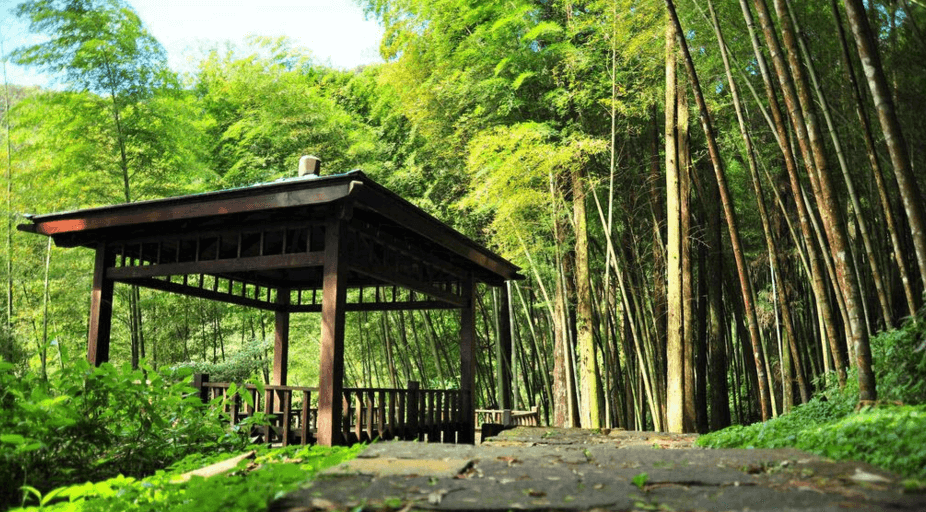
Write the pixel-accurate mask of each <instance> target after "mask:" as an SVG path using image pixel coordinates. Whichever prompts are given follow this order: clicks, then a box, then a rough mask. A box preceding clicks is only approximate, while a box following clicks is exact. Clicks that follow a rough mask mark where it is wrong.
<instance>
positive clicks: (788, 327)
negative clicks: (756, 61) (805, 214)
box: [707, 0, 810, 402]
mask: <svg viewBox="0 0 926 512" xmlns="http://www.w3.org/2000/svg"><path fill="white" fill-rule="evenodd" d="M707 6H708V10H709V11H710V15H711V24H712V25H713V28H714V33H715V34H716V36H717V41H718V42H719V46H720V55H721V57H722V59H723V65H724V71H725V72H726V76H727V83H728V84H729V86H730V95H731V96H732V99H733V106H734V110H735V111H736V119H737V123H738V125H739V129H740V135H741V136H742V139H743V144H744V145H745V149H746V157H747V160H748V164H749V173H750V175H751V176H752V184H753V190H754V191H755V193H756V205H757V206H758V211H759V219H760V220H761V222H762V232H763V234H764V235H765V243H766V245H767V246H768V252H769V261H770V263H771V266H772V274H773V276H774V275H775V274H776V273H778V269H779V268H780V267H781V261H780V259H779V258H780V252H779V250H778V243H777V242H776V240H775V236H774V235H773V233H772V229H771V224H770V222H769V216H768V211H767V210H766V207H765V195H764V194H763V192H762V184H761V180H760V179H759V172H758V165H757V163H756V154H755V150H754V148H753V145H752V138H751V137H750V135H749V132H748V129H747V125H746V119H745V116H744V114H743V107H742V103H741V101H740V97H739V89H738V88H737V86H736V82H735V81H734V80H733V73H732V71H731V68H730V59H729V55H728V54H727V46H726V42H725V41H724V37H723V32H722V30H721V28H720V23H719V22H718V20H717V14H716V13H715V12H714V4H713V2H712V1H711V0H708V2H707ZM779 309H781V317H782V322H783V323H784V325H785V332H786V334H787V337H788V340H789V345H793V347H791V346H789V348H788V349H789V350H792V348H793V352H794V353H795V359H794V363H795V368H796V369H797V371H796V373H797V377H798V380H799V385H800V389H801V398H802V400H803V401H804V402H807V401H808V400H809V399H810V396H809V391H808V389H807V385H806V383H805V382H804V377H803V372H802V371H801V368H800V359H799V358H798V357H797V356H796V354H797V346H796V345H795V343H796V342H795V340H796V335H795V329H794V321H793V319H792V317H791V300H790V296H789V294H788V293H787V290H786V289H783V290H782V298H781V301H780V302H779ZM783 378H784V379H785V380H786V381H788V383H790V380H789V379H790V367H786V369H785V377H783ZM787 387H788V389H790V385H788V386H787Z"/></svg>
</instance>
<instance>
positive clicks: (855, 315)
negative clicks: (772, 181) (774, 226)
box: [756, 0, 926, 400]
mask: <svg viewBox="0 0 926 512" xmlns="http://www.w3.org/2000/svg"><path fill="white" fill-rule="evenodd" d="M774 2H775V10H776V11H777V14H778V19H779V20H780V21H781V32H782V36H783V37H784V43H785V47H786V48H787V49H788V55H787V57H788V63H789V66H790V70H791V78H792V79H793V84H794V88H793V89H790V88H785V102H786V103H788V110H789V111H790V113H791V118H792V121H793V122H794V125H795V126H794V128H795V131H796V132H797V140H798V145H799V146H800V148H801V153H802V155H803V156H804V160H805V162H809V161H811V159H812V160H813V162H814V165H815V166H816V171H817V174H816V175H817V181H818V188H819V191H818V192H819V193H817V191H815V194H817V197H818V201H817V203H818V205H819V206H820V213H821V216H822V218H823V227H824V230H825V231H826V235H827V239H828V241H829V245H830V251H831V253H832V255H833V263H834V266H835V269H836V278H837V280H838V282H839V288H840V289H841V290H842V294H843V297H844V299H845V302H846V311H847V313H848V317H847V318H846V323H847V324H848V325H849V332H850V334H851V339H852V345H853V347H854V353H855V358H856V364H857V368H858V379H859V398H860V399H861V400H876V399H877V391H876V389H875V379H874V373H873V372H872V370H871V348H870V346H869V344H868V332H867V330H866V327H865V324H864V322H863V318H864V317H863V313H862V303H861V300H862V298H861V295H860V293H859V289H858V282H857V281H856V280H855V279H854V276H853V273H852V269H851V266H850V262H849V246H848V236H847V234H846V226H845V222H844V218H843V215H842V211H841V208H840V202H839V199H838V198H837V197H836V191H835V188H834V186H833V185H832V178H831V176H830V169H829V165H828V162H827V159H826V151H825V148H824V147H823V142H822V140H821V139H822V137H821V135H820V128H819V124H818V123H817V119H816V114H815V113H814V110H813V101H812V100H811V98H810V93H809V88H808V86H807V79H806V77H805V75H804V70H803V67H802V66H801V63H800V61H799V60H798V50H797V42H796V37H795V34H794V31H793V28H792V26H791V24H790V23H789V21H790V20H789V17H788V12H787V8H786V7H785V5H784V0H774ZM756 4H757V5H759V4H761V8H762V9H764V8H765V2H764V0H757V1H756ZM762 18H763V27H764V26H765V25H766V24H768V26H769V29H771V18H770V17H769V16H767V15H766V16H763V17H762ZM775 67H776V69H777V70H778V74H779V78H780V79H782V80H787V69H786V68H785V66H784V59H783V56H782V55H781V54H780V53H779V54H778V55H777V58H776V62H775ZM793 91H796V92H797V98H795V97H794V95H793V94H792V92H793ZM795 100H796V101H795ZM805 134H806V136H805ZM811 184H813V180H811ZM924 261H926V260H924Z"/></svg>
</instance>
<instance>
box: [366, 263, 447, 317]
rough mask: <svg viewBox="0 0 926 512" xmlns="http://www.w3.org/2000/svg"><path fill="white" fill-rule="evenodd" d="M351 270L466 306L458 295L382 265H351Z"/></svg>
mask: <svg viewBox="0 0 926 512" xmlns="http://www.w3.org/2000/svg"><path fill="white" fill-rule="evenodd" d="M351 270H353V271H354V272H356V273H358V274H363V275H365V276H369V277H372V278H374V279H378V280H380V281H383V282H386V283H390V284H394V285H397V286H401V287H403V288H408V289H409V290H415V291H416V292H420V293H423V294H425V295H427V296H429V297H432V298H434V299H437V300H440V301H443V302H446V303H448V304H451V305H453V306H456V307H463V305H464V304H465V299H464V298H462V297H460V296H458V295H454V294H452V293H450V292H445V291H443V290H440V289H438V288H435V287H434V286H432V285H431V284H430V283H426V282H424V281H419V280H417V279H415V278H412V277H409V276H406V275H402V274H399V273H398V272H396V271H395V270H393V269H389V268H386V267H384V266H382V265H366V266H362V265H360V264H357V265H351Z"/></svg>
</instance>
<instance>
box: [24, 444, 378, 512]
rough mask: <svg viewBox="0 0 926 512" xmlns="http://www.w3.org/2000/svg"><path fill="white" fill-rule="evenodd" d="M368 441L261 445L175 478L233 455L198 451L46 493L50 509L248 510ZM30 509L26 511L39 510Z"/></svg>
mask: <svg viewBox="0 0 926 512" xmlns="http://www.w3.org/2000/svg"><path fill="white" fill-rule="evenodd" d="M364 447H365V446H364V445H359V444H358V445H355V446H352V447H349V448H345V447H331V448H327V447H319V446H311V447H299V446H291V447H287V448H275V449H267V448H257V450H258V456H257V457H256V459H255V460H245V461H242V462H241V463H240V464H239V465H238V468H236V469H235V470H233V471H231V472H229V473H226V474H223V475H216V476H213V477H210V478H202V477H193V478H192V479H191V480H189V481H188V482H185V483H175V479H176V477H177V476H178V475H180V474H182V473H184V472H186V471H189V470H190V469H196V468H199V467H203V466H205V465H208V464H209V463H211V462H216V461H219V460H223V459H226V458H229V457H230V455H228V454H225V455H220V456H210V457H207V458H205V459H203V458H202V457H201V456H199V455H193V456H190V457H188V458H187V459H184V460H183V461H181V462H179V463H177V464H175V465H174V466H173V467H171V468H170V470H168V471H166V472H165V471H159V472H158V473H157V474H156V475H154V476H152V477H149V478H145V479H143V480H136V479H134V478H127V477H123V476H119V477H116V478H111V479H108V480H104V481H102V482H97V483H86V484H81V485H74V486H70V487H65V488H60V489H55V490H54V491H52V492H50V493H48V494H46V495H44V496H41V500H44V501H45V502H46V503H51V505H50V506H47V507H44V508H43V509H42V510H45V511H49V512H65V511H68V512H77V511H81V512H93V511H101V512H104V511H106V512H108V511H112V510H119V511H138V512H147V511H151V512H155V511H157V512H160V511H163V510H171V511H175V510H176V511H190V512H211V511H215V512H246V511H258V510H266V509H267V505H268V504H269V502H270V501H271V500H273V499H276V498H278V497H281V496H283V495H284V494H285V493H287V492H289V491H292V490H294V489H297V488H298V487H299V486H300V485H301V484H303V483H305V482H306V481H307V480H310V479H311V478H312V477H313V476H314V475H315V474H316V473H317V472H318V471H321V470H322V469H325V468H327V467H329V466H333V465H335V464H339V463H340V462H342V461H344V460H348V459H351V458H354V457H355V456H356V455H357V453H359V452H360V451H361V450H362V449H363V448H364ZM35 510H38V509H36V508H29V509H26V510H23V511H22V512H27V511H35Z"/></svg>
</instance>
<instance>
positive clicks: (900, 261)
mask: <svg viewBox="0 0 926 512" xmlns="http://www.w3.org/2000/svg"><path fill="white" fill-rule="evenodd" d="M830 8H831V11H832V13H833V20H834V21H835V23H836V30H837V32H838V33H839V42H840V49H841V51H842V62H843V64H844V65H845V69H846V76H847V77H848V79H849V85H850V87H849V88H850V89H851V90H852V96H853V98H854V99H855V113H856V115H857V116H858V120H859V122H860V123H861V125H862V135H863V137H864V139H865V149H866V151H867V153H868V163H869V165H870V166H871V173H872V175H874V178H875V184H876V185H877V188H878V198H879V200H880V202H881V210H882V212H883V213H884V221H885V223H886V224H887V230H888V233H890V238H891V247H892V248H893V257H894V261H895V262H896V263H897V270H898V271H899V273H900V281H901V284H902V286H903V290H904V297H905V298H906V300H907V313H909V315H910V316H913V315H915V314H916V311H917V309H918V308H919V303H920V301H919V299H918V298H917V297H916V294H914V293H913V286H912V283H911V280H910V275H909V272H908V271H907V263H906V261H905V260H904V251H903V250H902V245H901V242H900V234H899V231H898V229H897V221H896V220H895V219H894V210H893V208H892V206H891V201H890V196H889V195H888V192H887V184H886V183H885V181H884V173H883V171H882V170H881V162H880V160H878V153H877V150H876V149H875V143H874V137H873V136H872V131H871V121H869V119H868V113H867V112H866V111H865V102H864V100H863V99H862V94H861V90H860V89H859V85H858V79H857V78H856V76H855V66H854V64H853V62H852V57H851V55H850V54H849V44H848V42H847V41H846V32H845V29H843V26H842V20H841V16H840V15H839V7H838V6H837V2H836V0H832V1H831V2H830Z"/></svg>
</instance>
